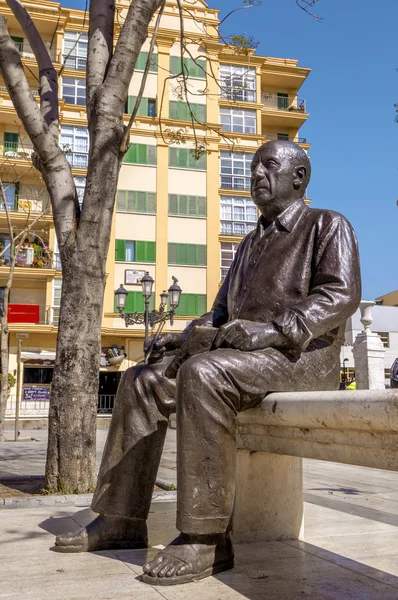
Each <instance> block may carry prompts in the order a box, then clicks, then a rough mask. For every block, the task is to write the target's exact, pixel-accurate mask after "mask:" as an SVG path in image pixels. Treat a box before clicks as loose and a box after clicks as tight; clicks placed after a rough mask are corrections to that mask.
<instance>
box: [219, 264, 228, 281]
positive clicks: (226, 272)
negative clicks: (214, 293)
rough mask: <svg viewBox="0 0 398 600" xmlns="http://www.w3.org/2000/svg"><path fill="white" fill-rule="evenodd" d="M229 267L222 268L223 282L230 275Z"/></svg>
mask: <svg viewBox="0 0 398 600" xmlns="http://www.w3.org/2000/svg"><path fill="white" fill-rule="evenodd" d="M228 271H229V267H221V281H224V279H225V278H226V276H227V275H228Z"/></svg>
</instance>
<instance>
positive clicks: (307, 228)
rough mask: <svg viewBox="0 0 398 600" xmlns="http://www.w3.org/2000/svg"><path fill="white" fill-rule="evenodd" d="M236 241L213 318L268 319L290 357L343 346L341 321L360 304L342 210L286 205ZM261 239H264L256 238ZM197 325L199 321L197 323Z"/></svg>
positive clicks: (353, 247) (354, 252)
mask: <svg viewBox="0 0 398 600" xmlns="http://www.w3.org/2000/svg"><path fill="white" fill-rule="evenodd" d="M262 223H263V220H262V217H260V219H259V222H258V224H257V229H256V230H255V231H253V232H251V233H249V234H248V235H247V236H246V237H245V238H244V239H243V241H242V242H241V244H240V246H239V248H238V251H237V254H236V256H235V259H234V261H233V263H232V266H231V268H230V270H229V272H228V275H227V277H226V279H225V280H224V282H223V284H222V286H221V288H220V290H219V293H218V295H217V297H216V300H215V302H214V305H213V308H212V310H211V312H210V313H208V314H207V315H206V316H204V317H205V320H206V321H207V322H210V319H211V320H212V322H213V325H214V326H216V327H219V326H220V325H222V324H223V323H226V322H227V321H231V320H233V319H248V320H250V321H259V322H261V323H267V322H272V323H273V324H274V326H275V327H276V329H277V330H279V331H280V332H281V333H282V334H283V335H284V336H285V339H286V346H287V348H290V349H291V350H293V351H294V352H302V351H305V350H307V349H308V350H311V349H315V348H317V347H322V346H325V345H331V344H336V345H338V346H340V345H341V343H342V341H343V339H344V329H345V322H346V320H347V318H348V317H349V316H351V315H352V314H353V313H354V312H355V311H356V309H357V308H358V305H359V302H360V299H361V279H360V269H359V256H358V248H357V240H356V236H355V233H354V231H353V229H352V227H351V225H350V224H349V223H348V221H347V220H346V219H345V218H344V217H343V216H342V215H340V214H339V213H336V212H333V211H331V210H320V209H315V208H309V207H307V206H306V205H305V204H304V202H303V200H298V201H296V202H294V203H293V204H291V205H290V206H289V207H288V208H287V209H286V210H285V211H284V212H283V213H281V214H280V215H279V216H278V217H277V218H276V219H275V221H274V222H273V223H272V224H271V225H269V226H268V227H267V228H266V229H263V225H262ZM261 234H262V235H261ZM200 320H201V321H202V319H200Z"/></svg>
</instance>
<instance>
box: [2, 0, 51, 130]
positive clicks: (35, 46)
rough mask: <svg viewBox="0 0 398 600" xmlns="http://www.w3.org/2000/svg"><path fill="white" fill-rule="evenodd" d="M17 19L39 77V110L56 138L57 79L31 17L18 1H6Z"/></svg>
mask: <svg viewBox="0 0 398 600" xmlns="http://www.w3.org/2000/svg"><path fill="white" fill-rule="evenodd" d="M6 1H7V4H8V6H9V7H10V9H11V10H12V12H13V13H14V15H15V16H16V18H17V19H18V22H19V24H20V25H21V27H22V29H23V31H24V33H25V35H26V37H27V38H28V40H29V44H30V46H31V48H32V50H33V53H34V55H35V57H36V60H37V64H38V67H39V77H40V108H41V113H42V115H43V117H44V120H45V122H46V123H47V125H48V127H49V128H50V130H51V131H52V133H53V135H54V136H58V79H57V73H56V71H55V69H54V66H53V63H52V60H51V58H50V55H49V53H48V50H47V48H46V46H45V45H44V42H43V40H42V39H41V37H40V34H39V32H38V31H37V29H36V25H35V24H34V22H33V20H32V18H31V16H30V15H29V13H28V11H27V10H26V8H25V7H24V6H23V4H22V3H21V2H20V1H19V0H6Z"/></svg>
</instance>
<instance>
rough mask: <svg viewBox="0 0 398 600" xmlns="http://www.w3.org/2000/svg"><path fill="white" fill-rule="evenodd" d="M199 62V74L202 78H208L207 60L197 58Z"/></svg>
mask: <svg viewBox="0 0 398 600" xmlns="http://www.w3.org/2000/svg"><path fill="white" fill-rule="evenodd" d="M196 63H197V73H198V74H197V76H196V77H199V78H200V79H206V61H205V60H204V59H203V58H198V59H196Z"/></svg>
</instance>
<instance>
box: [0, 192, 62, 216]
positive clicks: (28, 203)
mask: <svg viewBox="0 0 398 600" xmlns="http://www.w3.org/2000/svg"><path fill="white" fill-rule="evenodd" d="M6 199H7V208H8V210H9V211H10V212H16V213H22V214H24V215H28V214H40V213H42V212H45V211H47V212H48V213H50V212H51V205H50V199H49V198H44V199H37V200H36V199H35V200H32V199H30V198H21V197H19V196H15V197H14V198H7V194H6ZM3 212H5V208H4V203H3V202H1V203H0V213H3Z"/></svg>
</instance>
